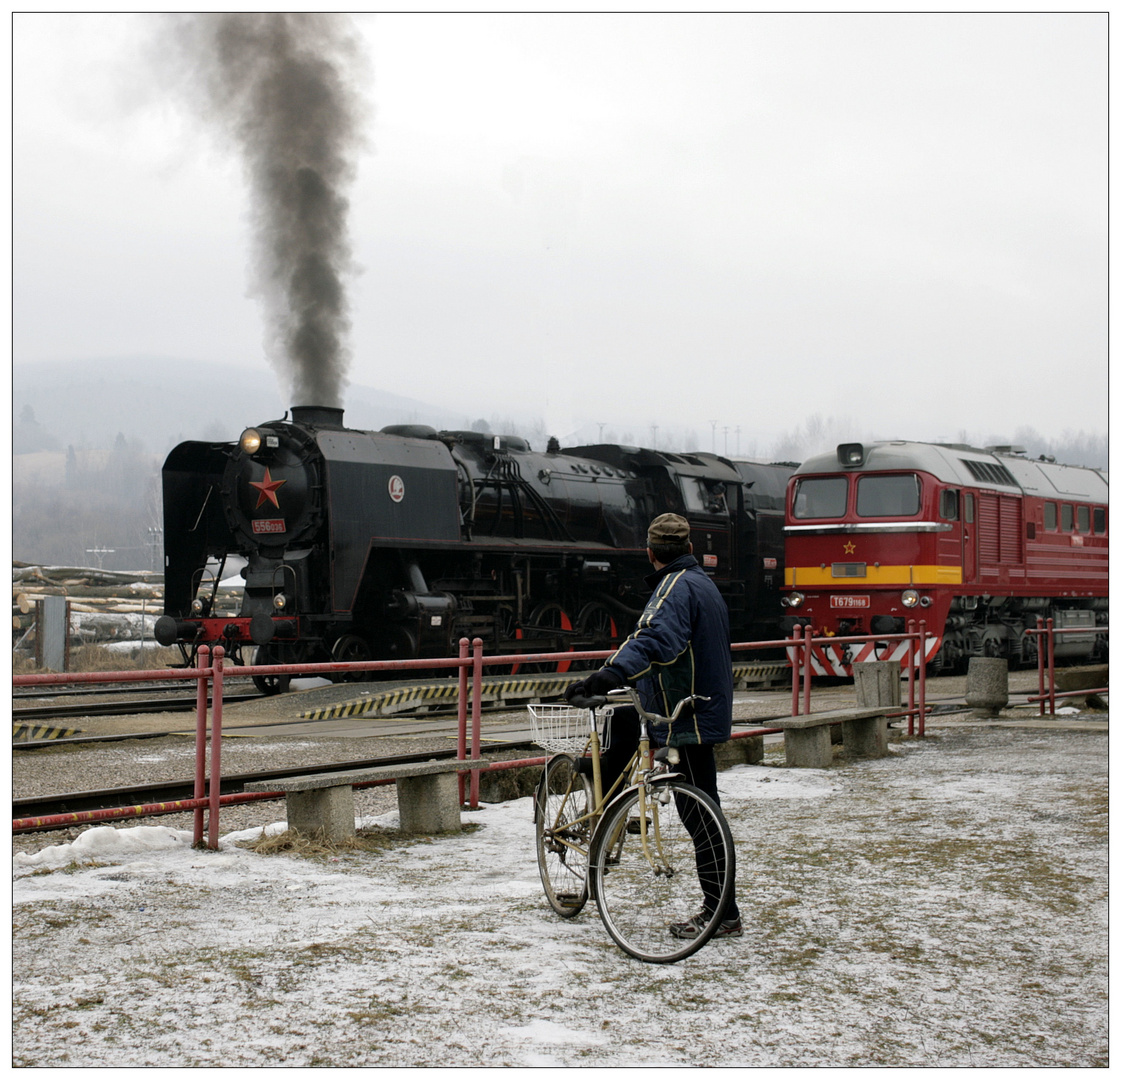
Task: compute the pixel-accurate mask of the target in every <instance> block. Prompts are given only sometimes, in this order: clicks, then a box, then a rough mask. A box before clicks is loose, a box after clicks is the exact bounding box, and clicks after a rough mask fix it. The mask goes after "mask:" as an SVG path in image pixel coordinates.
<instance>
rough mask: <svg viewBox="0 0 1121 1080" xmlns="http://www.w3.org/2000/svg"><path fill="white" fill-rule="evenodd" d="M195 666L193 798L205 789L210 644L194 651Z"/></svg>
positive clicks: (198, 812)
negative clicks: (207, 674)
mask: <svg viewBox="0 0 1121 1080" xmlns="http://www.w3.org/2000/svg"><path fill="white" fill-rule="evenodd" d="M195 666H196V667H197V668H198V669H199V671H200V674H199V677H198V696H197V699H196V701H197V704H196V709H197V713H196V716H195V798H196V799H201V798H202V797H203V795H204V793H205V791H206V698H207V692H206V675H205V674H204V672H205V671H206V669H207V668H208V667H209V666H210V646H209V645H200V646H199V649H198V652H197V653H195ZM194 842H195V844H196V845H197V844H201V843H202V807H201V806H198V807H195V840H194Z"/></svg>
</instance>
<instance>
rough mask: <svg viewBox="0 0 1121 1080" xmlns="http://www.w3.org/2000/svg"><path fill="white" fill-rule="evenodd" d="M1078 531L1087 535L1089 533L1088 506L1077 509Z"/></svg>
mask: <svg viewBox="0 0 1121 1080" xmlns="http://www.w3.org/2000/svg"><path fill="white" fill-rule="evenodd" d="M1078 531H1079V532H1080V533H1088V532H1089V531H1090V508H1089V507H1088V506H1080V507H1079V508H1078Z"/></svg>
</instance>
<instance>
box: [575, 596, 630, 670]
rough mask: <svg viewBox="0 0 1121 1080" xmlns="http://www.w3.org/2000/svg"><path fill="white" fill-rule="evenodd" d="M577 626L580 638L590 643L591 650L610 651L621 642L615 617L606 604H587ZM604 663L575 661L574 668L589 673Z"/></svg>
mask: <svg viewBox="0 0 1121 1080" xmlns="http://www.w3.org/2000/svg"><path fill="white" fill-rule="evenodd" d="M576 625H577V627H579V630H580V637H581V638H584V639H585V640H587V641H588V644H587V648H589V649H610V648H612V647H613V646H614V645H615V643H616V642H617V641H618V640H619V628H618V626H617V624H616V622H615V616H614V615H612V613H611V609H610V608H608V607H607V605H606V604H599V603H596V602H595V601H593V602H592V603H590V604H585V605H584V606H583V607H582V608H581V609H580V614H579V615H578V616H577V617H576ZM602 663H603V661H601V660H574V661H573V663H572V667H573V670H575V671H588V670H592V669H595V668H598V667H600V665H601V664H602Z"/></svg>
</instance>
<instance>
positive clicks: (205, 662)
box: [12, 623, 926, 850]
mask: <svg viewBox="0 0 1121 1080" xmlns="http://www.w3.org/2000/svg"><path fill="white" fill-rule="evenodd" d="M911 626H912V632H911V633H908V634H899V635H892V636H891V638H890V639H891V640H906V641H907V642H908V657H909V660H908V667H912V664H911V660H913V658H914V657H915V656H923V655H924V654H925V646H924V641H925V635H926V624H925V623H919V629H918V631H914V630H913V627H914V624H913V623H912V624H911ZM858 640H867V638H864V639H860V638H830V639H829V642H830V644H834V643H836V644H843V643H846V642H849V641H858ZM876 640H877V641H879V640H888V638H881V637H877V638H876ZM813 643H814V638H813V633H812V630H810V629H809V628H807V630H806V632H805V634H804V635H803V634H802V632H801V628H796V629H795V632H794V636H793V637H792V638H786V639H782V640H776V641H752V642H741V643H736V644H734V645H732V651H733V652H734V653H735V652H746V651H752V650H759V651H763V650H775V649H785V650H786V651H787V654H788V655H789V656H790V658H791V665H792V668H793V675H792V679H791V684H792V695H793V696H792V701H791V712H792V715H794V716H798V715H800V712H802V711H804V712H806V713H808V712H810V695H811V682H812V665H811V663H810V655H811V649H812V646H813ZM611 654H612V650H610V649H603V650H592V651H586V652H563V653H528V654H526V653H511V654H504V655H494V656H484V655H483V642H482V639H480V638H475V639H474V640H473V641H469V640H468V639H467V638H461V639H460V642H459V655H458V657H444V658H432V659H419V660H363V661H351V662H340V661H332V662H329V663H319V664H267V665H266V664H256V665H239V666H238V668H237V673H238V675H239V676H245V677H252V676H253V675H294V676H304V677H312V676H329V675H338V674H354V673H359V672H367V671H410V670H414V671H415V670H423V671H427V672H430V671H433V670H440V669H448V670H456V671H457V672H458V678H459V693H458V716H457V721H458V743H457V758H458V759H459V760H461V761H466V760H468V758H469V757H470V758H479V757H481V756H482V679H483V669H484V668H485V667H488V666H498V665H511V664H514V663H518V664H530V663H548V662H554V663H555V662H558V661H560V660H564V661H565V662H566V663H570V662H572V661H579V660H604V659H606V658H607V657H609V656H610V655H611ZM224 659H225V650H224V649H223V648H222V646H220V645H216V646H214V648H213V650H211V649H210V647H209V646H206V645H202V646H200V647H199V650H198V654H197V660H196V666H195V667H193V668H165V669H154V670H151V671H107V672H80V673H65V672H60V673H54V672H51V673H46V674H38V675H16V676H13V678H12V684H13V686H47V685H56V686H57V685H68V684H76V683H119V682H155V681H157V680H171V681H181V682H187V681H191V680H195V681H196V682H197V687H198V689H197V695H196V707H195V713H196V722H195V789H194V797H193V798H191V799H181V800H177V801H175V802H170V803H167V802H165V803H146V804H142V805H139V806H128V807H111V808H106V809H103V810H83V811H78V812H75V813H72V814H56V815H52V816H51V817H49V818H19V819H16V820H14V821H13V822H12V828H13V831H15V832H29V831H33V830H34V829H36V828H46V827H57V826H60V825H78V824H88V823H93V822H97V821H111V820H118V819H121V818H126V817H145V816H151V815H157V814H169V813H181V812H186V811H193V812H194V815H195V817H194V843H195V845H196V846H198V845H200V844H201V843H202V841H203V836H204V834H205V836H206V846H207V847H208V848H210V849H212V850H213V849H216V848H217V847H218V825H219V815H220V812H221V807H222V806H230V805H236V804H238V803H245V802H251V801H257V800H260V799H269V798H276V799H279V798H283V797H284V793H283V792H245V793H240V794H239V793H234V794H229V795H222V794H221V791H220V788H221V776H222V705H223V680H224V676H225V666H224ZM917 667H918V672H919V676H918V680H917V681H918V683H919V701H918V704H917V705H916V703H915V682H916V680H915V679H911V680H909V681H910V684H911V685H910V691H909V703H908V707H907V709H905V710H902V711H901V712H899V713H893V714H890V715H891V716H895V717H898V716H907V717H908V720H909V723H908V734H912V735H913V734H914V733H915V725H914V720H915V716H916V715H917V716H918V718H919V725H918V734H919V735H920V736H921V735H922V734H923V733H924V727H923V718H924V717H925V714H926V703H925V694H926V678H925V665H923V664H918V665H917ZM764 724H765V721H764ZM469 729H470V737H469V736H468V731H469ZM778 730H779V729H777V728H767V727H765V726H760V727H758V728H753V729H751V730H748V731H741V732H736V733H735V734H734V735H733V738H745V737H748V736H750V735H759V734H767V733H770V732H773V731H778ZM208 732H209V740H208V739H207V735H208ZM208 741H209V750H210V754H209V765H210V768H209V775H208V773H207V767H206V766H207V753H206V750H207V744H208ZM544 760H545V759H544V758H527V759H524V760H522V759H519V760H516V761H504V762H497V763H494V764H492V765H490V766H484V767H481V768H480V769H471V770H469V775H467V776H465V775H460V777H459V784H460V792H459V794H460V802H461V803H462V804H464V805H468V806H470V808H471V809H477V808H478V803H479V777H480V774H481V772H483V771H488V772H493V771H497V770H502V769H510V768H517V767H527V766H531V765H534V764H543V763H544ZM391 782H392V781H385V780H381V781H377V782H376V783H378V784H384V783H391ZM361 786H370V785H361ZM204 814H205V819H204ZM204 826H205V827H204Z"/></svg>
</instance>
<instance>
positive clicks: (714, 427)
mask: <svg viewBox="0 0 1121 1080" xmlns="http://www.w3.org/2000/svg"><path fill="white" fill-rule="evenodd" d="M709 423H710V424H711V425H712V452H713V453H714V454H715V453H716V421H715V420H710V421H709Z"/></svg>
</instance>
